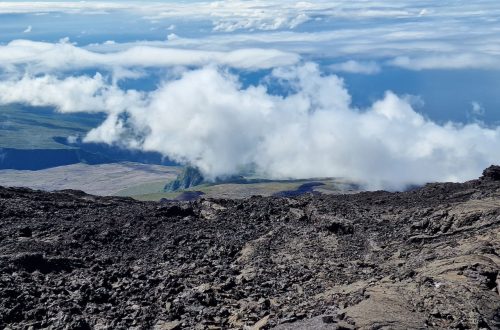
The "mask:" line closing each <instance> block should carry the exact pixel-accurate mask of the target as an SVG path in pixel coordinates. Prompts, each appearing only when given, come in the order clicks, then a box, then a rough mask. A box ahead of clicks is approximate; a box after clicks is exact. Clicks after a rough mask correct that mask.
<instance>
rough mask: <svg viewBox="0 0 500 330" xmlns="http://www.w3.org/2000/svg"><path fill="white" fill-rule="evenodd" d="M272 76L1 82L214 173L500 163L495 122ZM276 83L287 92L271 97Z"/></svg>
mask: <svg viewBox="0 0 500 330" xmlns="http://www.w3.org/2000/svg"><path fill="white" fill-rule="evenodd" d="M266 81H267V84H266V85H257V86H250V87H247V88H243V87H242V85H241V84H240V82H239V79H238V77H237V76H235V75H232V74H229V73H228V72H227V71H225V70H222V69H219V68H217V67H214V66H208V67H204V68H200V69H197V70H193V71H187V72H184V73H183V74H182V75H181V76H180V77H179V78H178V79H174V80H169V81H165V82H164V83H163V84H162V85H161V86H159V87H158V89H157V90H154V91H152V92H147V93H146V92H137V91H133V90H128V91H124V90H121V89H120V88H118V87H116V86H114V85H112V84H111V83H109V82H107V81H106V79H104V78H103V77H102V76H100V75H96V76H94V77H88V76H79V77H69V78H63V79H59V78H56V77H53V76H42V77H28V76H25V77H23V78H21V79H15V80H11V81H3V82H0V95H1V96H2V97H1V98H0V103H1V104H6V103H12V102H20V103H25V104H31V105H49V106H54V107H56V108H57V109H59V110H60V111H63V112H69V111H103V112H106V113H108V118H107V120H106V121H105V122H104V123H103V124H102V125H101V126H100V127H97V128H95V129H94V130H92V131H90V132H89V134H88V135H87V136H86V138H85V139H86V141H94V142H105V143H112V144H119V145H122V146H125V147H128V148H138V149H142V150H147V151H158V152H161V153H162V154H164V155H165V156H168V157H170V158H172V159H175V160H177V161H180V162H184V163H189V164H192V165H194V166H197V167H199V168H200V169H201V170H202V171H203V173H204V174H205V175H206V176H207V177H209V178H215V177H218V176H225V175H232V174H238V173H240V172H242V171H248V170H249V169H251V170H253V171H255V172H256V173H258V174H260V175H262V176H265V177H270V178H310V177H325V176H331V177H346V178H350V179H353V180H356V181H359V182H362V183H364V184H365V185H366V187H368V188H370V189H378V188H385V189H402V188H404V187H405V186H407V185H409V184H422V183H425V182H429V181H436V180H437V181H462V180H467V179H471V178H475V177H477V176H478V175H479V174H480V172H481V170H482V169H483V168H484V167H486V166H487V165H490V164H491V163H496V162H498V161H499V160H500V149H499V148H498V146H499V145H500V128H493V129H491V128H485V127H482V126H480V125H479V124H469V125H459V124H453V123H448V124H445V125H439V124H437V123H435V122H433V121H431V120H428V119H426V118H425V117H424V116H422V115H420V114H419V113H417V112H416V111H415V110H414V109H413V108H412V105H411V102H410V100H408V99H406V98H404V97H399V96H397V95H395V94H393V93H391V92H387V94H386V95H385V97H384V98H383V99H381V100H378V101H376V102H375V103H373V105H372V106H371V107H369V108H367V109H356V108H353V107H352V106H351V104H350V102H351V98H350V95H349V93H348V91H347V90H346V88H345V86H344V84H343V81H342V79H340V78H339V77H337V76H335V75H323V74H321V72H320V70H319V69H318V66H317V65H315V64H312V63H306V64H304V65H300V66H292V67H286V68H281V69H276V70H274V71H273V73H272V74H271V75H270V76H269V77H268V78H267V80H266ZM269 84H281V85H282V86H284V87H286V88H287V89H288V90H290V91H291V93H290V94H288V95H287V96H280V95H273V94H271V93H270V92H269V91H268V85H269ZM75 86H79V88H76V87H75ZM20 90H25V91H30V92H29V93H20V92H19V91H20Z"/></svg>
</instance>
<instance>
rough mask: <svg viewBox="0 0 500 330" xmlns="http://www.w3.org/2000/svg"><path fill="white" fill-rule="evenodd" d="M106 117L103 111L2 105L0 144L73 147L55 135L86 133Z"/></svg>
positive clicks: (32, 147)
mask: <svg viewBox="0 0 500 330" xmlns="http://www.w3.org/2000/svg"><path fill="white" fill-rule="evenodd" d="M102 120H103V117H102V115H97V114H93V115H89V114H61V113H57V112H55V111H53V110H51V109H48V108H29V107H25V106H22V105H9V106H1V107H0V148H14V149H71V147H69V146H66V145H63V144H60V143H57V142H55V141H54V137H57V136H62V137H67V136H71V135H84V134H85V133H86V132H88V131H89V130H90V129H91V128H93V127H96V126H98V125H99V123H100V122H101V121H102Z"/></svg>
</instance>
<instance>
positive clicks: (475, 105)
mask: <svg viewBox="0 0 500 330" xmlns="http://www.w3.org/2000/svg"><path fill="white" fill-rule="evenodd" d="M484 113H485V109H484V108H483V106H482V105H481V103H479V102H476V101H472V102H471V114H472V115H473V116H483V115H484Z"/></svg>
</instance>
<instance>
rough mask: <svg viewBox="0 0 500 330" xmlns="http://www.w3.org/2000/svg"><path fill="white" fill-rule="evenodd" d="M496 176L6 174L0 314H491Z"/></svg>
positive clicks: (288, 317) (392, 320) (481, 321)
mask: <svg viewBox="0 0 500 330" xmlns="http://www.w3.org/2000/svg"><path fill="white" fill-rule="evenodd" d="M499 177H500V168H498V167H491V168H489V169H488V170H486V171H485V172H484V176H483V177H482V178H481V179H479V180H474V181H470V182H467V183H463V184H452V183H442V184H441V183H438V184H429V185H426V186H425V187H423V188H421V189H418V190H414V191H410V192H405V193H388V192H367V193H360V194H355V195H333V196H327V195H319V196H317V195H314V196H313V195H304V196H300V197H296V198H273V197H269V198H262V197H253V198H249V199H245V200H224V199H220V200H199V201H196V202H190V203H166V204H160V203H153V202H137V201H134V200H131V199H128V198H115V197H94V196H90V195H86V194H84V193H81V192H78V191H62V192H57V193H45V192H39V191H32V190H28V189H21V188H18V189H14V188H9V189H7V188H0V214H1V218H0V327H9V328H14V329H16V328H27V327H29V326H33V327H34V328H39V327H49V326H52V327H54V328H67V329H88V328H96V329H104V328H109V329H126V328H133V327H135V328H156V329H182V328H187V329H219V328H222V329H227V328H235V329H239V328H244V327H245V326H249V327H253V329H265V328H270V327H277V328H278V329H311V328H314V329H356V328H360V329H384V328H385V329H424V328H434V329H443V328H462V329H465V328H472V329H480V328H486V329H488V328H489V329H498V328H499V327H500V299H499V291H498V290H499V282H500V279H499V265H500V257H499V252H500V181H498V180H499Z"/></svg>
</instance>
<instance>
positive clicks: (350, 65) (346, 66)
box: [330, 60, 381, 74]
mask: <svg viewBox="0 0 500 330" xmlns="http://www.w3.org/2000/svg"><path fill="white" fill-rule="evenodd" d="M330 69H332V70H333V71H337V72H347V73H360V74H376V73H379V72H380V70H381V68H380V65H378V64H377V63H375V62H358V61H353V60H349V61H347V62H342V63H337V64H332V65H330Z"/></svg>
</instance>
